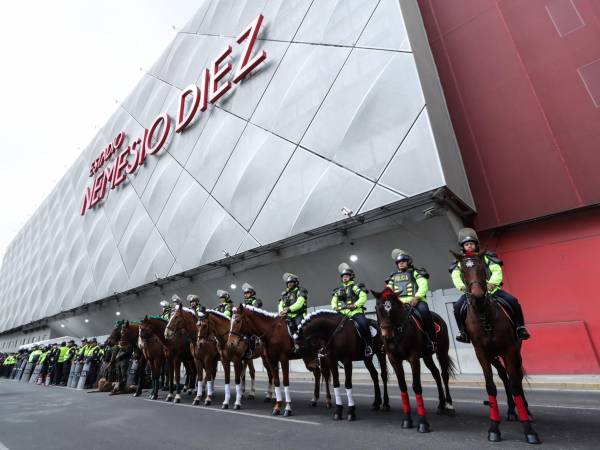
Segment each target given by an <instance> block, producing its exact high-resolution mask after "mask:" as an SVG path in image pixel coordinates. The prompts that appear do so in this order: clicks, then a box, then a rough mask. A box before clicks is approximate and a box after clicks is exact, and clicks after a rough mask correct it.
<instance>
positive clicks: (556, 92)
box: [419, 0, 600, 229]
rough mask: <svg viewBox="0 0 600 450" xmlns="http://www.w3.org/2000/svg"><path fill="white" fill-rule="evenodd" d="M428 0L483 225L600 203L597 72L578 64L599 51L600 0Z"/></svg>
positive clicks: (428, 20) (437, 54)
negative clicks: (593, 92)
mask: <svg viewBox="0 0 600 450" xmlns="http://www.w3.org/2000/svg"><path fill="white" fill-rule="evenodd" d="M567 3H568V5H567V6H566V7H565V5H566V4H567ZM419 5H420V8H421V10H422V13H423V20H424V23H425V27H426V29H427V33H428V36H429V39H430V43H431V47H432V51H433V54H434V58H435V61H436V64H437V68H438V72H439V74H440V78H441V81H442V85H443V88H444V92H445V95H446V100H447V103H448V108H449V110H450V115H451V119H452V122H453V125H454V128H455V132H456V135H457V139H458V142H459V144H460V147H461V152H462V155H463V160H464V162H465V169H466V171H467V175H468V178H469V183H470V185H471V190H472V192H473V196H474V197H475V202H476V206H477V209H478V215H477V218H476V226H477V227H478V228H479V229H488V228H494V227H497V226H501V225H506V224H511V223H515V222H520V221H524V220H528V219H532V218H536V217H540V216H545V215H549V214H553V213H558V212H562V211H567V210H572V209H575V208H578V207H581V206H585V205H589V204H594V203H598V202H600V177H599V176H597V174H596V172H597V171H598V168H599V167H600V108H597V107H596V105H595V104H594V100H593V96H592V95H590V92H588V91H589V89H590V88H589V86H592V89H593V85H594V82H595V81H596V80H591V81H588V83H587V85H586V83H585V82H584V79H582V75H581V73H580V70H578V69H580V68H581V67H582V66H585V65H586V64H589V63H591V62H593V61H594V60H597V59H600V19H599V15H598V14H599V11H598V10H599V8H598V5H597V4H594V2H593V1H591V0H573V1H571V0H564V3H561V4H557V3H556V0H533V1H532V0H502V1H496V0H485V1H483V0H482V1H477V0H460V1H458V0H457V1H452V2H448V1H446V0H419ZM579 22H581V23H583V24H584V25H583V26H579ZM555 23H556V24H557V25H555ZM561 33H567V34H564V35H562V36H561ZM590 73H592V75H593V71H590ZM588 76H590V75H588Z"/></svg>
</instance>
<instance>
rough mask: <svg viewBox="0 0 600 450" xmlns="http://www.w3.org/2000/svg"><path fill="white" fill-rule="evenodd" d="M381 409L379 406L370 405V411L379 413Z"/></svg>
mask: <svg viewBox="0 0 600 450" xmlns="http://www.w3.org/2000/svg"><path fill="white" fill-rule="evenodd" d="M380 409H381V407H380V406H379V405H376V404H373V405H371V411H379V410H380Z"/></svg>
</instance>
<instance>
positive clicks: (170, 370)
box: [165, 357, 175, 402]
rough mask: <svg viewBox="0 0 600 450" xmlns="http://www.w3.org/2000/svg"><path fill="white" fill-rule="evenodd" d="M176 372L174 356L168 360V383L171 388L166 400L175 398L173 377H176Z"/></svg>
mask: <svg viewBox="0 0 600 450" xmlns="http://www.w3.org/2000/svg"><path fill="white" fill-rule="evenodd" d="M174 373H175V359H174V358H172V357H171V358H169V361H168V362H167V385H168V388H169V393H168V394H167V398H166V399H165V401H167V402H170V401H172V400H173V396H174V393H173V392H174V391H175V385H174V384H173V378H174Z"/></svg>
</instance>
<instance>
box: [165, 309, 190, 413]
mask: <svg viewBox="0 0 600 450" xmlns="http://www.w3.org/2000/svg"><path fill="white" fill-rule="evenodd" d="M196 320H197V318H196V313H195V312H193V311H192V310H189V309H187V308H183V307H181V305H177V307H176V309H175V312H174V313H173V315H172V316H171V318H170V319H169V323H167V326H166V328H165V332H164V337H165V340H166V346H167V350H168V351H167V375H168V385H169V394H168V395H167V398H166V401H168V402H169V401H171V400H172V399H173V391H174V387H175V391H176V392H175V403H180V402H181V384H180V381H181V364H183V365H184V367H185V371H186V373H187V374H188V375H189V376H190V386H194V385H195V384H196V363H195V361H194V357H193V355H192V351H191V345H193V344H194V343H195V342H196V335H197V333H198V328H197V326H196ZM173 379H175V383H173Z"/></svg>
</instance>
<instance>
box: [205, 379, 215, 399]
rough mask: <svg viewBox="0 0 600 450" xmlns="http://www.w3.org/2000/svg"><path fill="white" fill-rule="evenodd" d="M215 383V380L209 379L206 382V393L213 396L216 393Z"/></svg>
mask: <svg viewBox="0 0 600 450" xmlns="http://www.w3.org/2000/svg"><path fill="white" fill-rule="evenodd" d="M213 383H214V381H209V382H207V383H206V393H207V394H208V395H209V396H211V397H212V395H213V393H214V389H213Z"/></svg>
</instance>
